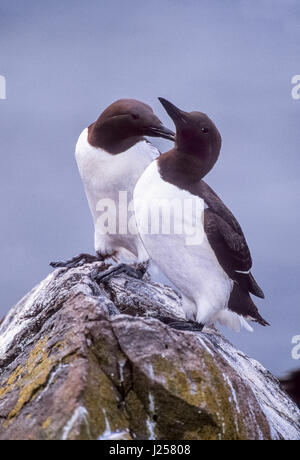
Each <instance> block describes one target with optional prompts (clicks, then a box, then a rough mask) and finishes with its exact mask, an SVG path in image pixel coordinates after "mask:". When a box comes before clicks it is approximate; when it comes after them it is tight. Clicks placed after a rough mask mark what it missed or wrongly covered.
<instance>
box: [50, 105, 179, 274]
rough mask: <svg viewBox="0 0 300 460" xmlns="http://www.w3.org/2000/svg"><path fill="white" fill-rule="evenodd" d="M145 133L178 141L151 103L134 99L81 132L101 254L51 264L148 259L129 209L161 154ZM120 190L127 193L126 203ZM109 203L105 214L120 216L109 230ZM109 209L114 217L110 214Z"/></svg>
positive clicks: (80, 159) (81, 160) (79, 156)
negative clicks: (141, 180) (146, 172)
mask: <svg viewBox="0 0 300 460" xmlns="http://www.w3.org/2000/svg"><path fill="white" fill-rule="evenodd" d="M144 136H152V137H162V138H165V139H169V140H173V141H174V136H175V135H174V133H173V131H171V130H169V129H168V128H166V127H165V126H163V124H162V123H161V121H160V120H159V119H158V118H157V116H156V115H155V114H154V113H153V110H152V108H151V107H150V106H149V105H147V104H144V103H143V102H140V101H137V100H135V99H120V100H118V101H116V102H114V103H113V104H111V105H110V106H109V107H107V108H106V109H105V110H104V112H103V113H102V114H101V115H100V117H99V118H98V120H97V121H96V122H95V123H92V124H91V125H90V126H89V127H88V128H86V129H85V130H84V131H83V132H82V133H81V135H80V137H79V139H78V142H77V145H76V161H77V165H78V168H79V172H80V175H81V178H82V182H83V185H84V189H85V193H86V196H87V199H88V203H89V207H90V210H91V213H92V216H93V220H94V227H95V251H96V256H95V255H90V254H80V255H79V256H76V257H74V258H72V259H70V260H68V261H66V262H52V263H51V266H52V267H55V268H57V267H69V268H72V267H76V266H79V265H82V264H84V263H90V262H95V261H99V260H101V261H104V260H106V259H108V258H113V259H114V260H117V261H120V259H122V258H125V259H126V258H127V257H130V258H131V259H133V260H135V261H136V262H137V263H138V264H145V263H147V261H148V260H149V256H148V254H147V252H146V251H145V248H144V246H143V244H142V241H141V239H140V237H139V235H138V231H137V229H136V224H135V220H134V212H133V208H132V212H131V214H132V216H130V212H129V213H128V205H130V202H132V199H133V190H134V187H135V185H136V182H137V180H138V178H139V177H140V175H141V174H142V172H143V171H144V170H145V168H146V167H147V166H148V165H149V164H150V163H151V162H152V161H153V159H154V158H157V157H158V156H159V151H158V150H157V148H156V147H154V145H152V144H151V143H150V142H149V141H148V140H146V139H145V137H144ZM120 192H121V193H123V194H124V193H125V194H126V197H125V200H124V201H123V202H121V203H120V202H119V199H120V195H119V194H120ZM106 204H107V205H108V211H107V212H108V214H107V216H106V217H107V218H108V219H110V218H111V219H113V220H115V222H113V223H114V224H115V225H113V230H112V231H110V230H109V228H108V229H107V231H106V233H105V234H104V232H103V221H102V220H101V218H100V216H101V212H103V211H104V210H105V209H104V208H105V205H106ZM109 204H111V205H112V206H111V207H109ZM110 212H111V213H112V214H113V215H109V213H110ZM121 215H123V216H125V217H124V219H125V221H126V222H125V223H126V224H127V226H126V227H127V228H125V229H124V228H123V229H122V230H121V231H119V230H120V229H119V223H120V216H121ZM132 217H133V219H132ZM129 227H130V228H129ZM125 268H126V267H125ZM127 268H128V267H127Z"/></svg>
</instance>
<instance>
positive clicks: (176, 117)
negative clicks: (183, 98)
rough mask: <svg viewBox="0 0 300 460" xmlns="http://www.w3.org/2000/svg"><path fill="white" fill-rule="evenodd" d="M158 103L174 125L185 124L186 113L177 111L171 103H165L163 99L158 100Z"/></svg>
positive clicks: (165, 100)
mask: <svg viewBox="0 0 300 460" xmlns="http://www.w3.org/2000/svg"><path fill="white" fill-rule="evenodd" d="M158 100H159V102H160V103H161V104H162V106H163V107H164V109H165V110H166V112H167V114H168V115H169V116H170V117H171V118H172V120H173V121H174V123H175V125H176V124H177V123H187V121H186V113H185V112H184V111H183V110H180V109H178V107H176V106H175V105H174V104H172V102H169V101H167V99H164V98H163V97H159V98H158Z"/></svg>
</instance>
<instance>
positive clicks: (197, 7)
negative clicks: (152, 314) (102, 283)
mask: <svg viewBox="0 0 300 460" xmlns="http://www.w3.org/2000/svg"><path fill="white" fill-rule="evenodd" d="M299 43H300V2H299V1H297V0H260V1H252V0H209V1H206V0H184V1H183V0H151V1H144V2H141V1H138V0H127V1H123V0H110V1H109V2H108V1H103V0H86V1H82V0H81V1H78V0H69V1H66V0H60V1H57V0H52V1H51V2H41V1H37V0H26V2H25V1H24V0H22V1H21V0H13V1H12V0H1V2H0V74H1V75H4V76H5V77H6V80H7V100H5V101H2V100H0V132H1V136H0V152H1V168H0V176H1V179H0V191H1V193H0V205H1V226H0V232H1V255H2V257H1V259H0V292H1V304H0V314H5V313H6V312H7V311H8V309H9V308H10V307H11V306H12V305H13V304H14V303H15V302H16V301H18V300H19V299H20V297H22V296H23V295H24V294H25V293H26V292H27V291H28V290H30V289H31V288H32V287H33V286H34V285H35V284H36V283H37V282H39V281H40V280H42V279H43V278H44V277H45V276H46V275H47V274H48V273H49V267H48V262H49V261H50V260H55V259H62V258H66V257H70V256H72V255H74V254H76V253H78V252H80V251H90V252H92V251H93V225H92V220H91V217H90V213H89V210H88V206H87V202H86V198H85V195H84V192H83V189H82V185H81V182H80V178H79V174H78V172H77V168H76V164H75V161H74V153H73V152H74V147H75V143H76V141H77V137H78V135H79V134H80V132H81V131H82V129H83V128H85V127H86V126H87V125H88V124H90V123H91V122H93V121H94V120H95V119H96V117H97V116H98V115H99V113H100V112H101V111H102V110H103V109H104V108H105V107H106V106H107V105H108V104H110V103H111V102H112V101H113V100H115V99H118V98H121V97H134V98H137V99H140V100H142V101H145V102H147V103H149V104H150V105H151V106H152V107H153V109H154V111H155V112H156V113H157V115H158V116H159V117H160V118H161V119H162V120H163V121H164V122H165V123H166V124H167V125H168V126H170V127H172V123H171V121H170V120H169V119H168V117H167V115H166V113H165V112H164V110H163V109H162V107H161V106H160V104H159V102H158V101H157V99H156V98H157V96H163V97H165V98H167V99H170V100H171V101H173V102H174V103H175V104H176V105H178V106H180V107H181V108H183V109H185V110H187V111H192V110H201V111H204V112H206V113H208V114H209V115H210V116H211V118H212V119H213V120H214V121H215V123H216V124H217V126H218V128H219V130H220V132H221V133H222V136H223V148H222V153H221V157H220V160H219V162H218V164H217V165H216V167H215V169H214V171H213V172H212V173H211V174H210V175H209V176H208V178H207V181H208V182H209V184H210V185H211V186H213V187H214V188H215V190H216V191H217V192H218V193H219V194H220V195H221V196H222V198H223V199H224V201H225V203H226V204H227V205H228V206H229V207H230V208H231V209H232V211H233V212H234V213H235V215H236V217H237V218H238V219H239V221H240V223H241V224H242V226H243V229H244V231H245V234H246V236H247V239H248V242H249V245H250V247H251V250H252V253H253V258H254V262H255V264H254V274H255V276H256V278H257V279H258V281H259V282H260V284H261V285H262V287H263V288H264V290H265V293H266V300H265V301H260V300H258V302H257V304H258V305H259V308H260V309H261V312H262V314H263V316H264V317H266V319H268V320H269V321H270V322H271V323H272V327H271V328H268V329H266V328H261V327H259V326H258V327H256V330H255V333H254V334H249V333H247V332H243V333H242V334H240V335H237V334H231V333H228V332H226V335H227V336H228V337H230V339H231V341H232V342H234V343H235V344H236V345H237V346H238V347H240V348H241V349H242V350H243V351H245V352H246V353H248V354H250V355H251V356H252V357H254V358H255V359H257V360H259V361H261V362H262V363H263V364H264V365H265V366H266V367H267V368H269V369H270V370H271V371H273V372H275V373H276V374H278V375H283V374H285V373H286V372H287V371H288V370H290V369H292V368H296V367H299V365H300V362H299V361H298V362H297V361H293V360H292V358H291V349H292V344H291V341H292V337H293V336H295V335H300V312H299V290H300V289H299V284H300V276H299V275H300V260H299V259H300V255H299V243H300V232H299V223H300V210H299V209H300V206H299V172H300V151H299V150H300V129H299V118H300V100H299V101H295V100H293V99H292V97H291V89H292V85H291V79H292V77H293V76H294V75H296V74H300V59H299V58H300V49H299ZM156 145H158V146H159V147H160V148H161V149H162V150H166V149H167V148H169V146H170V144H169V143H168V142H167V141H163V140H160V141H158V142H156Z"/></svg>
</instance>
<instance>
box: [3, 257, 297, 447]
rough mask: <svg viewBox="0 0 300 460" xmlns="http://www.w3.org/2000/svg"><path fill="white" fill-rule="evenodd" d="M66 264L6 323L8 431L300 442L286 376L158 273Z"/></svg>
mask: <svg viewBox="0 0 300 460" xmlns="http://www.w3.org/2000/svg"><path fill="white" fill-rule="evenodd" d="M104 268H105V267H104V265H102V264H100V263H96V264H90V265H85V266H83V267H80V268H76V269H71V270H66V269H59V270H56V271H55V272H53V273H52V274H50V275H49V276H48V277H47V279H46V280H45V281H43V282H42V283H41V284H40V285H38V286H37V287H36V288H34V289H33V291H32V292H31V293H29V294H28V295H27V296H26V297H25V298H24V299H22V300H21V301H20V302H19V303H18V304H17V305H16V306H15V307H14V308H13V309H12V310H11V311H10V312H9V314H8V315H7V316H6V318H5V319H4V321H3V322H2V324H0V439H2V440H3V439H41V440H44V439H45V440H46V439H48V440H53V439H75V440H77V439H78V440H79V439H89V440H93V439H99V440H102V439H106V440H108V439H111V440H116V439H128V440H130V439H132V440H137V439H157V440H160V439H166V440H176V439H178V440H192V439H201V440H203V439H209V440H214V439H216V440H226V439H229V440H239V439H258V440H259V439H261V440H269V439H300V412H299V409H298V408H297V407H296V405H295V404H294V403H293V402H292V401H291V400H290V399H289V397H288V396H287V395H286V394H285V393H284V392H283V391H282V390H281V388H280V386H279V383H278V381H277V380H276V379H275V378H274V377H273V376H272V375H271V374H270V373H268V372H267V371H266V370H265V369H264V368H263V367H262V366H261V365H260V364H259V363H257V362H256V361H254V360H252V359H250V358H248V357H247V356H245V355H244V354H243V353H241V352H240V351H239V350H237V349H235V348H234V347H233V346H232V345H231V344H230V343H229V342H228V341H227V340H226V339H225V338H224V337H223V336H222V335H220V333H219V332H218V331H216V330H215V329H209V328H206V329H204V331H203V332H202V333H199V332H187V331H177V330H174V329H171V328H170V327H168V326H167V325H166V324H164V323H162V322H161V321H160V320H159V319H158V318H159V317H162V316H167V317H173V318H174V319H182V318H183V312H182V309H181V299H180V297H179V296H178V294H177V293H175V292H174V291H173V290H172V289H171V288H169V287H167V286H164V285H161V284H158V283H154V282H152V281H151V280H150V279H149V278H146V279H144V280H136V279H132V278H129V277H128V276H126V275H120V276H118V277H115V278H113V279H111V280H110V281H109V282H108V283H106V284H105V285H98V284H97V283H96V282H95V281H94V278H93V273H94V271H95V269H97V270H103V269H104Z"/></svg>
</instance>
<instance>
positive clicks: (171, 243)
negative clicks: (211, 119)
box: [134, 161, 233, 324]
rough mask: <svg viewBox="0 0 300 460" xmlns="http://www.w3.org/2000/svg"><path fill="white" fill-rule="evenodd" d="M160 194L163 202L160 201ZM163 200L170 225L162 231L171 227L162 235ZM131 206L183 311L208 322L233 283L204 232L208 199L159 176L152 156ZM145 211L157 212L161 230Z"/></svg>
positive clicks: (222, 305)
mask: <svg viewBox="0 0 300 460" xmlns="http://www.w3.org/2000/svg"><path fill="white" fill-rule="evenodd" d="M161 199H163V203H164V202H165V204H162V205H161V204H160V202H159V200H161ZM167 202H169V211H170V212H169V215H170V219H171V224H170V226H169V225H168V223H167V224H166V225H165V228H164V230H168V229H169V228H170V233H169V234H164V232H163V222H162V221H163V220H164V219H165V217H166V215H167V213H166V206H167V204H166V203H167ZM134 205H135V214H136V220H137V225H138V229H139V232H140V235H141V238H142V240H143V242H144V245H145V248H146V250H147V251H148V253H149V255H150V257H151V258H152V259H153V260H154V261H155V262H156V264H157V265H158V266H159V268H160V269H161V270H162V272H163V273H164V274H165V275H166V276H167V277H168V278H169V279H170V281H172V282H173V283H174V285H175V286H176V287H177V288H178V289H179V290H180V291H181V292H182V294H183V296H184V298H185V303H184V307H185V309H186V313H187V316H188V317H191V318H194V319H197V320H198V321H199V322H201V323H204V324H205V323H207V322H209V321H210V320H211V319H212V318H214V317H215V316H216V314H217V313H218V312H219V311H220V310H222V309H224V308H226V307H227V305H228V301H229V297H230V293H231V290H232V286H233V283H232V281H231V280H230V279H229V277H228V276H227V274H226V273H225V272H224V270H223V269H222V267H221V266H220V264H219V262H218V260H217V258H216V256H215V253H214V251H213V250H212V248H211V246H210V244H209V242H208V240H207V237H206V235H205V233H204V226H203V222H204V220H203V218H204V209H205V207H206V204H205V203H204V201H203V200H202V199H201V198H200V197H197V196H194V195H192V194H190V193H189V192H188V191H185V190H182V189H180V188H178V187H176V186H174V185H172V184H170V183H168V182H165V181H164V180H162V178H161V176H160V174H159V170H158V163H157V161H155V162H153V163H152V164H151V165H150V166H149V167H148V168H147V169H146V171H145V172H144V173H143V175H142V176H141V178H140V179H139V181H138V183H137V185H136V188H135V192H134ZM180 208H181V212H180ZM149 209H151V211H150V213H149ZM153 209H154V210H153ZM185 210H187V211H185ZM149 215H151V216H155V219H156V218H157V217H156V216H157V215H159V216H160V219H161V222H160V227H159V230H160V233H159V234H153V233H152V230H153V227H156V228H157V224H155V225H154V226H153V227H151V223H150V224H148V225H147V224H146V223H147V219H148V221H150V220H151V218H149ZM147 216H148V217H147ZM180 221H181V222H180ZM180 223H181V224H182V225H180ZM180 227H181V228H182V233H181V234H180V233H179V230H180ZM196 229H197V232H196ZM191 235H194V236H193V237H191Z"/></svg>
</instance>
